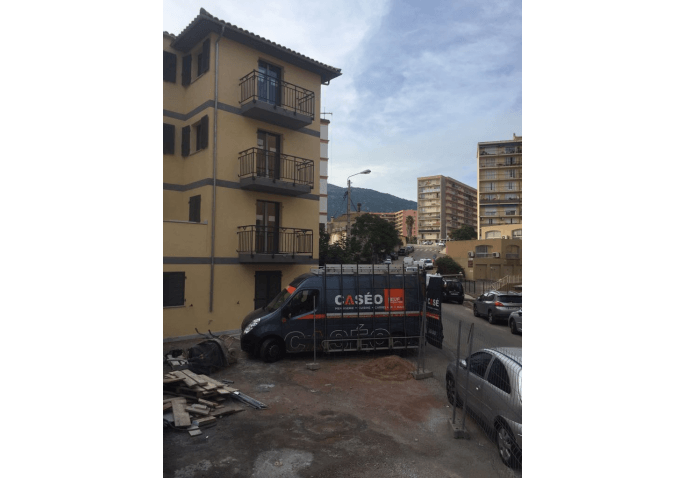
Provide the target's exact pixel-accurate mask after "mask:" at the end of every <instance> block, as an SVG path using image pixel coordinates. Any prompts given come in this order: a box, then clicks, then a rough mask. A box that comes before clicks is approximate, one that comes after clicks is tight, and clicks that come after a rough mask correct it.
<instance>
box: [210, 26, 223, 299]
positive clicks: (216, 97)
mask: <svg viewBox="0 0 686 478" xmlns="http://www.w3.org/2000/svg"><path fill="white" fill-rule="evenodd" d="M225 26H226V25H222V31H221V33H220V34H219V38H217V41H216V42H215V43H214V138H213V146H212V250H211V252H210V256H211V257H210V312H212V308H213V304H214V235H215V231H216V224H217V105H218V102H219V40H221V39H222V37H223V36H224V27H225Z"/></svg>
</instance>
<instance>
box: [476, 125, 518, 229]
mask: <svg viewBox="0 0 686 478" xmlns="http://www.w3.org/2000/svg"><path fill="white" fill-rule="evenodd" d="M476 157H477V165H478V168H477V177H478V178H477V182H478V185H479V227H478V234H479V235H478V237H479V239H502V238H505V239H507V238H518V239H521V238H522V137H521V136H517V135H514V134H513V135H512V139H511V140H504V141H488V142H482V143H479V144H478V148H477V153H476Z"/></svg>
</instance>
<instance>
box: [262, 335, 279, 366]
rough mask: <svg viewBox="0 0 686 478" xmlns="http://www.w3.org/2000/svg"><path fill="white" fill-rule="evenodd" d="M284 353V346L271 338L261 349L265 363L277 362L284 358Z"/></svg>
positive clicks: (263, 343)
mask: <svg viewBox="0 0 686 478" xmlns="http://www.w3.org/2000/svg"><path fill="white" fill-rule="evenodd" d="M283 353H284V348H283V345H282V344H281V342H279V341H278V340H277V339H275V338H269V339H267V340H265V341H264V342H262V347H261V348H260V356H261V357H262V360H264V361H265V362H267V363H272V362H276V361H277V360H279V359H280V358H281V357H282V356H283Z"/></svg>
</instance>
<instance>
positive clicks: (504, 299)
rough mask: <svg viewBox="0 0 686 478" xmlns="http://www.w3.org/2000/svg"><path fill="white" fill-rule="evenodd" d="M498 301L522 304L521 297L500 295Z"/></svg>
mask: <svg viewBox="0 0 686 478" xmlns="http://www.w3.org/2000/svg"><path fill="white" fill-rule="evenodd" d="M498 300H500V302H507V303H510V304H521V303H522V296H521V295H501V296H500V297H499V298H498Z"/></svg>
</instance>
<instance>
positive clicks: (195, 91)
mask: <svg viewBox="0 0 686 478" xmlns="http://www.w3.org/2000/svg"><path fill="white" fill-rule="evenodd" d="M163 53H164V76H163V102H164V106H163V108H164V110H163V133H164V152H163V208H164V209H163V221H164V229H163V231H164V238H163V272H164V312H163V334H164V338H165V339H170V340H171V339H176V338H183V337H187V336H191V335H195V329H196V328H197V329H198V330H199V331H201V332H206V331H207V330H212V332H223V331H235V330H237V329H239V328H240V324H241V321H242V319H243V317H244V316H245V315H246V314H247V313H249V312H250V311H252V310H254V309H256V308H258V307H262V306H263V305H266V304H267V303H268V301H269V300H271V299H272V298H273V297H275V296H276V295H277V294H278V292H279V291H280V290H282V289H283V288H284V287H286V286H287V285H288V283H289V282H290V281H291V280H292V279H293V278H295V277H297V276H298V275H300V274H302V273H304V272H308V271H309V270H310V268H311V267H313V266H317V264H318V256H319V223H320V201H321V197H320V194H321V179H322V176H326V172H324V173H322V170H321V167H320V165H321V159H320V158H321V156H322V154H321V141H320V137H321V131H322V130H321V126H322V125H321V122H320V118H319V111H320V98H321V85H322V84H329V82H330V81H331V80H332V79H334V78H336V77H338V76H340V75H341V71H340V69H337V68H334V67H331V66H328V65H325V64H323V63H320V62H318V61H316V60H313V59H311V58H308V57H306V56H304V55H302V54H300V53H297V52H294V51H292V50H290V49H288V48H285V47H283V46H281V45H278V44H276V43H273V42H271V41H269V40H267V39H265V38H262V37H259V36H257V35H255V34H253V33H250V32H248V31H246V30H243V29H240V28H238V27H236V26H234V25H231V24H230V23H226V22H224V21H222V20H219V19H218V18H215V17H213V16H212V15H210V14H209V13H208V12H207V11H205V10H204V9H200V13H199V15H198V16H197V17H196V18H195V19H193V21H192V22H191V23H190V24H189V25H188V26H187V27H186V28H185V29H184V30H183V31H182V32H181V33H180V34H178V35H172V34H169V33H167V32H164V34H163Z"/></svg>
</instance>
